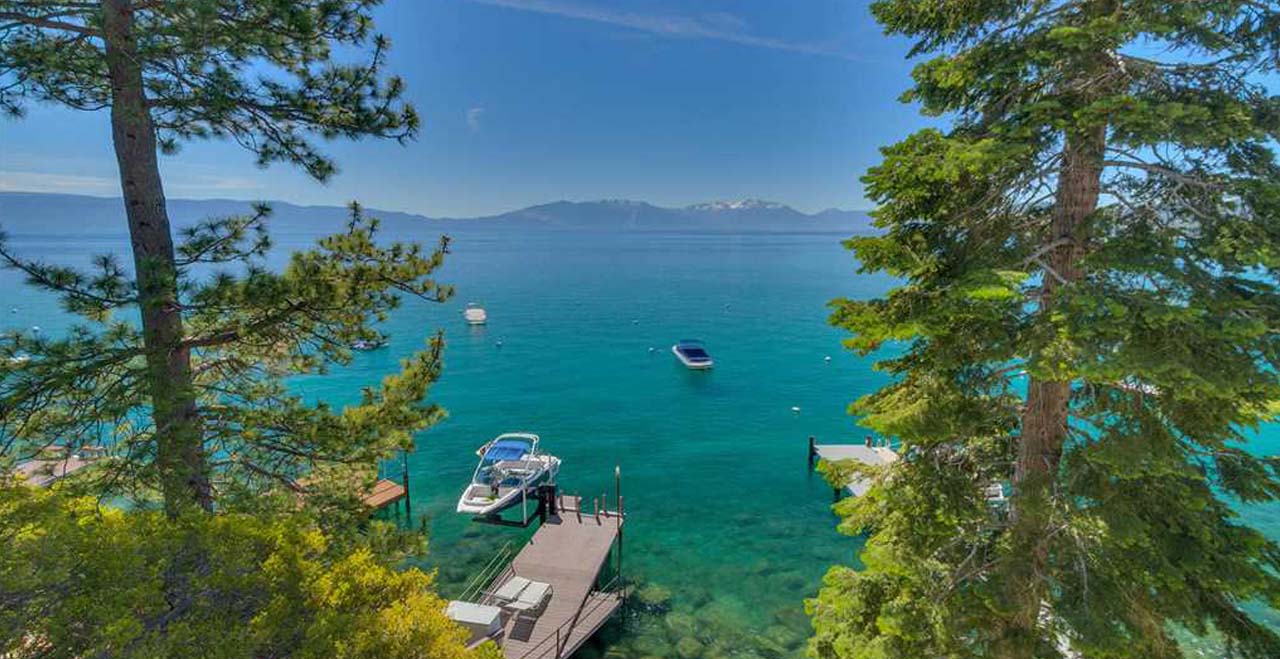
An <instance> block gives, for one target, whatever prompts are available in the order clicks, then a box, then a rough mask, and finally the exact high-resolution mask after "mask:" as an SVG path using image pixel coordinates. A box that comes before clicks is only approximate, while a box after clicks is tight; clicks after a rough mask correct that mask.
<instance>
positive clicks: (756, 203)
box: [689, 199, 786, 211]
mask: <svg viewBox="0 0 1280 659" xmlns="http://www.w3.org/2000/svg"><path fill="white" fill-rule="evenodd" d="M762 208H763V209H769V210H781V209H784V208H786V205H785V204H779V203H778V202H776V201H763V200H761V199H739V200H736V201H708V202H706V203H702V204H694V205H692V206H690V207H689V210H694V211H744V210H756V209H762Z"/></svg>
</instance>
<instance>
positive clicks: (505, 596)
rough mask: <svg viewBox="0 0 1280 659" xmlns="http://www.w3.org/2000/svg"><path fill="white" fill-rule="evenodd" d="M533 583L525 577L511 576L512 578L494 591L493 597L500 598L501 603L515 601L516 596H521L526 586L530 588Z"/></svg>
mask: <svg viewBox="0 0 1280 659" xmlns="http://www.w3.org/2000/svg"><path fill="white" fill-rule="evenodd" d="M531 583H533V582H532V581H529V580H528V579H525V578H524V577H511V578H510V579H507V581H506V583H504V584H502V585H501V586H500V587H499V588H498V589H497V590H495V591H493V598H494V599H496V600H498V602H499V603H501V604H505V603H507V602H514V601H516V598H518V597H520V593H521V592H523V591H524V589H525V588H528V587H529V584H531Z"/></svg>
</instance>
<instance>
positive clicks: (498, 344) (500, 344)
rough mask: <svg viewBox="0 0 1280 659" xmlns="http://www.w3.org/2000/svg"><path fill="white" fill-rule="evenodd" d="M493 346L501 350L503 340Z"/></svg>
mask: <svg viewBox="0 0 1280 659" xmlns="http://www.w3.org/2000/svg"><path fill="white" fill-rule="evenodd" d="M493 345H495V346H498V347H499V348H501V347H502V339H498V342H497V343H495V344H493Z"/></svg>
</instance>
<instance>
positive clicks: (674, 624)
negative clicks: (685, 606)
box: [662, 612, 698, 638]
mask: <svg viewBox="0 0 1280 659" xmlns="http://www.w3.org/2000/svg"><path fill="white" fill-rule="evenodd" d="M662 621H663V623H664V624H665V625H666V627H667V631H668V632H670V634H671V636H672V637H673V638H683V637H685V636H694V635H696V634H697V631H698V620H697V619H696V618H694V617H693V616H691V615H689V614H688V613H678V612H671V613H668V614H667V615H666V616H665V617H664V618H663V619H662Z"/></svg>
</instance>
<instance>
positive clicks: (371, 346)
mask: <svg viewBox="0 0 1280 659" xmlns="http://www.w3.org/2000/svg"><path fill="white" fill-rule="evenodd" d="M386 345H387V342H386V341H384V340H382V339H373V340H371V341H365V340H364V339H357V340H356V341H353V342H352V343H351V349H352V350H358V351H360V352H368V351H370V350H377V349H379V348H382V347H385V346H386Z"/></svg>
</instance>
